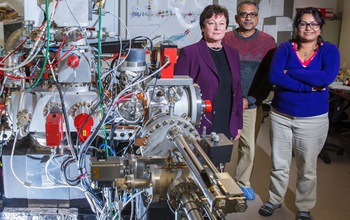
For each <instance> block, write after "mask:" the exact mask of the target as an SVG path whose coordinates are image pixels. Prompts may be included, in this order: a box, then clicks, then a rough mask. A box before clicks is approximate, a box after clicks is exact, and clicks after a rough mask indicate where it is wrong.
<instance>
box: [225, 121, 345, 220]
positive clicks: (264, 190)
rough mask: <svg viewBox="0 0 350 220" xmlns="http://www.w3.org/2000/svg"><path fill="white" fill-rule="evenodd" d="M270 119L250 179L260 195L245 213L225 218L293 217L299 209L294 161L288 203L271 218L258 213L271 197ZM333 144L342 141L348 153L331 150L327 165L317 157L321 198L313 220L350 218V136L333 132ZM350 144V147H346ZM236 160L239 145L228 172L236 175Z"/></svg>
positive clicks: (261, 135)
mask: <svg viewBox="0 0 350 220" xmlns="http://www.w3.org/2000/svg"><path fill="white" fill-rule="evenodd" d="M268 137H269V118H267V119H265V122H264V123H263V124H262V127H261V130H260V133H259V137H258V141H257V145H258V146H257V149H256V157H255V165H254V171H253V175H252V178H251V183H252V187H253V189H254V190H255V192H256V194H257V198H256V199H255V200H254V201H248V209H247V211H246V212H245V213H234V214H231V215H228V216H227V218H226V219H235V220H241V219H242V220H243V219H244V220H260V219H263V220H294V219H295V213H296V212H297V209H296V207H295V205H294V198H295V180H296V168H295V161H293V162H292V165H291V175H290V181H289V188H288V191H287V194H286V197H285V202H284V204H283V207H282V208H281V209H278V210H277V211H276V212H275V214H274V215H272V216H271V217H263V216H260V215H259V214H258V209H259V208H260V206H261V205H262V204H263V202H266V201H267V200H268V187H269V170H270V164H271V162H270V156H269V155H270V142H269V138H268ZM328 140H329V141H330V142H332V143H336V144H342V145H343V146H344V147H348V148H347V149H346V151H347V152H346V153H345V154H344V155H342V156H339V155H337V154H336V153H335V152H330V157H331V160H332V161H331V163H330V164H325V163H324V162H323V161H322V160H321V159H320V158H319V160H318V189H317V191H318V195H317V196H318V199H317V204H316V207H315V208H314V209H313V210H312V211H311V215H312V219H313V220H348V219H350V205H349V204H350V158H349V152H350V138H348V139H345V138H340V137H338V136H336V138H334V135H333V136H332V137H331V138H329V139H328ZM346 145H347V146H346ZM236 161H237V147H235V148H234V151H233V153H232V160H231V163H230V164H228V165H227V166H226V167H227V169H226V171H227V172H229V173H230V174H231V176H233V175H234V168H235V164H236Z"/></svg>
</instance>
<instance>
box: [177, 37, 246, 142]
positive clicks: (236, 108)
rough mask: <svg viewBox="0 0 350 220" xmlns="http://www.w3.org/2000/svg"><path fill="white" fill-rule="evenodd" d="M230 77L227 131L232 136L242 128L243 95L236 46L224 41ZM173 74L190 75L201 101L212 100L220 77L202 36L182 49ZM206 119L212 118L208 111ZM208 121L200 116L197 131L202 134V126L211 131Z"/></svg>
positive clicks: (212, 101)
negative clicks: (228, 130) (230, 92)
mask: <svg viewBox="0 0 350 220" xmlns="http://www.w3.org/2000/svg"><path fill="white" fill-rule="evenodd" d="M223 49H224V51H225V54H226V57H227V60H228V63H229V67H230V70H231V76H232V90H233V91H232V96H233V99H232V100H233V101H232V107H231V109H232V111H231V117H230V132H231V135H232V137H235V136H236V135H237V130H238V129H242V128H243V97H242V88H241V75H240V71H241V67H240V62H239V55H238V52H237V50H236V49H234V48H232V47H229V46H227V45H225V44H223ZM174 73H175V75H189V76H190V77H191V78H192V79H193V80H194V82H195V83H197V84H198V85H199V87H200V90H201V93H202V99H203V100H210V101H211V103H214V98H215V97H216V93H217V89H218V85H219V77H218V72H217V70H216V67H215V64H214V61H213V59H212V57H211V55H210V52H209V49H208V46H207V43H206V41H205V40H204V39H201V40H200V41H199V42H197V43H195V44H192V45H189V46H187V47H184V48H182V49H181V52H180V55H179V58H178V60H177V63H176V66H175V71H174ZM206 118H207V119H208V120H210V121H212V118H213V115H212V113H209V114H208V113H207V114H206ZM209 125H210V123H209V122H208V121H207V120H206V119H205V118H204V117H202V120H201V126H200V128H199V129H198V131H199V132H200V133H201V132H202V128H203V126H205V127H206V128H207V133H210V132H211V131H210V129H209V130H208V128H209Z"/></svg>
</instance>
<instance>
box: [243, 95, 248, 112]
mask: <svg viewBox="0 0 350 220" xmlns="http://www.w3.org/2000/svg"><path fill="white" fill-rule="evenodd" d="M248 106H249V105H248V100H247V99H246V98H243V111H245V110H247V109H248Z"/></svg>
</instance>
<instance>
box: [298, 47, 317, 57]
mask: <svg viewBox="0 0 350 220" xmlns="http://www.w3.org/2000/svg"><path fill="white" fill-rule="evenodd" d="M315 50H317V49H311V50H309V51H306V50H303V49H301V48H300V52H302V53H304V54H303V55H304V57H307V55H308V54H309V53H310V52H314V51H315Z"/></svg>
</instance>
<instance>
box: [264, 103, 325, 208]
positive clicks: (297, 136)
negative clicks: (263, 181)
mask: <svg viewBox="0 0 350 220" xmlns="http://www.w3.org/2000/svg"><path fill="white" fill-rule="evenodd" d="M270 118H271V130H270V141H271V146H272V152H271V159H272V169H271V173H270V190H269V194H270V202H271V203H273V204H281V203H282V202H283V201H284V196H285V194H286V191H287V188H288V181H289V170H290V164H291V160H292V150H293V152H294V155H295V160H296V166H297V170H298V171H297V186H296V199H295V204H296V207H297V208H298V210H299V211H310V210H311V209H312V208H313V207H314V206H315V204H316V184H317V177H316V168H317V156H318V154H319V153H320V151H321V150H322V148H323V145H324V143H325V140H326V138H327V133H328V127H329V123H328V114H323V115H320V116H316V117H304V118H298V117H292V116H288V115H285V114H282V113H279V112H277V111H275V110H273V109H272V110H271V112H270Z"/></svg>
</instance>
